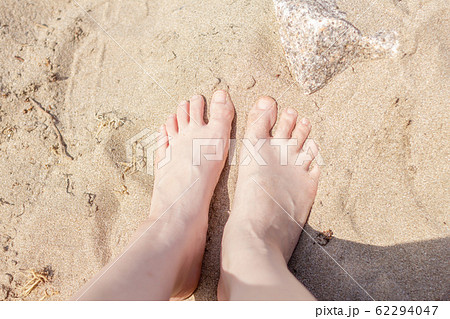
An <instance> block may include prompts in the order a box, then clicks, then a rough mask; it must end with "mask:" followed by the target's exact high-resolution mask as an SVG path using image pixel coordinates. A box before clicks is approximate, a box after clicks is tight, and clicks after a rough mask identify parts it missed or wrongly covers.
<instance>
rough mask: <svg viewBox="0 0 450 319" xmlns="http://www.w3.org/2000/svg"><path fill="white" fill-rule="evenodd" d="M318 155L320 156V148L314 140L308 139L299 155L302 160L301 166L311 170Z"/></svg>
mask: <svg viewBox="0 0 450 319" xmlns="http://www.w3.org/2000/svg"><path fill="white" fill-rule="evenodd" d="M317 154H319V147H318V146H317V144H316V143H315V142H314V141H313V140H312V139H307V140H306V141H305V143H304V144H303V148H302V150H301V152H300V154H299V159H301V162H300V165H301V166H303V167H304V168H305V169H306V170H309V167H310V165H311V162H312V161H313V160H314V158H316V156H317Z"/></svg>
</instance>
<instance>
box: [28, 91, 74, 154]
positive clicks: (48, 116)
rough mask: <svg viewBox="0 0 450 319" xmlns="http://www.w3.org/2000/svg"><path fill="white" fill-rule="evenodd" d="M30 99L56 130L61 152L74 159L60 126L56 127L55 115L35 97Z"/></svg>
mask: <svg viewBox="0 0 450 319" xmlns="http://www.w3.org/2000/svg"><path fill="white" fill-rule="evenodd" d="M28 100H30V101H33V103H34V104H35V106H36V109H37V110H39V112H41V114H42V115H44V117H45V118H46V119H47V120H48V121H49V122H50V126H51V127H52V128H53V131H54V132H55V134H56V136H57V137H58V143H59V151H60V153H61V156H63V157H65V158H68V159H70V160H72V159H73V158H72V156H70V155H69V154H68V153H67V145H66V143H64V140H63V137H62V135H61V132H60V131H59V129H58V127H56V124H55V118H54V117H53V115H51V114H50V113H49V112H47V111H46V110H45V109H44V108H43V107H42V105H41V104H40V103H39V102H38V101H36V100H35V99H33V98H29V99H28Z"/></svg>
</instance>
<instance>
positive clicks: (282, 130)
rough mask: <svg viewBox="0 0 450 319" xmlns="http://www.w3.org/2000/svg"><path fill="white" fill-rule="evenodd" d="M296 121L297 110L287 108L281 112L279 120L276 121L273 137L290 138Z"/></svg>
mask: <svg viewBox="0 0 450 319" xmlns="http://www.w3.org/2000/svg"><path fill="white" fill-rule="evenodd" d="M295 121H297V111H295V110H294V109H291V108H288V109H287V110H284V111H283V113H282V114H281V117H280V121H279V122H278V126H277V130H276V131H275V134H274V135H273V137H276V138H291V134H292V130H293V129H294V126H295Z"/></svg>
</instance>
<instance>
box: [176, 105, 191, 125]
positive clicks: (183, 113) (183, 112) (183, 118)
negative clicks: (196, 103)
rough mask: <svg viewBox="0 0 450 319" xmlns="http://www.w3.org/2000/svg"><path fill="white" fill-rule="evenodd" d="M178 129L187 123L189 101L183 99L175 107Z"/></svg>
mask: <svg viewBox="0 0 450 319" xmlns="http://www.w3.org/2000/svg"><path fill="white" fill-rule="evenodd" d="M177 121H178V129H183V128H185V127H186V126H187V125H188V124H189V102H188V101H183V102H181V103H180V104H179V105H178V108H177Z"/></svg>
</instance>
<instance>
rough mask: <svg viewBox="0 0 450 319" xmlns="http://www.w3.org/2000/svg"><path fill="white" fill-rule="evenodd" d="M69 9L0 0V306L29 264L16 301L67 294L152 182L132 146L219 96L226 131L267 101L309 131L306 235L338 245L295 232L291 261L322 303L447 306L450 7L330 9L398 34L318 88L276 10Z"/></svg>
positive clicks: (214, 274) (395, 4)
mask: <svg viewBox="0 0 450 319" xmlns="http://www.w3.org/2000/svg"><path fill="white" fill-rule="evenodd" d="M77 1H78V3H79V5H81V7H83V8H84V10H86V11H84V10H83V9H81V8H80V7H79V6H78V5H77V3H76V2H75V1H66V0H64V1H63V0H59V1H52V2H51V4H49V3H48V2H47V1H44V0H37V1H20V2H19V1H14V0H3V1H2V2H1V3H0V90H1V92H0V93H1V95H0V176H1V183H0V259H1V263H0V299H5V300H16V299H23V296H22V289H23V287H24V285H25V284H26V283H27V276H26V273H24V271H25V270H28V269H35V270H36V271H42V270H43V269H44V268H45V269H46V273H45V275H46V278H49V280H48V281H46V282H39V283H38V285H37V287H36V288H35V289H34V290H33V291H32V292H31V294H30V295H28V296H27V297H25V299H31V300H36V299H42V298H43V299H50V300H62V299H67V298H69V297H70V296H71V295H72V294H74V292H75V291H77V290H78V289H79V288H80V287H81V286H82V285H83V284H84V283H85V282H86V280H88V279H89V278H90V277H91V276H93V274H94V273H95V272H97V271H98V270H99V269H100V268H101V267H102V265H104V264H105V263H106V262H107V261H108V260H110V259H111V258H112V257H113V256H116V255H117V254H119V253H120V251H121V249H122V248H123V247H124V245H125V244H126V243H127V241H128V239H129V238H130V236H131V234H132V233H133V231H134V230H135V229H136V228H137V226H138V225H139V223H140V222H141V221H142V220H143V219H144V218H145V216H146V214H147V212H148V211H149V205H150V199H151V192H152V187H153V178H152V176H150V175H147V174H145V173H143V172H137V173H134V174H125V176H124V177H122V175H123V174H122V173H123V169H124V168H123V166H122V165H121V164H120V162H125V161H126V160H127V159H126V156H125V141H126V140H127V139H129V138H130V137H132V136H133V135H134V134H136V133H138V132H139V131H141V130H142V129H144V128H148V129H150V130H151V131H153V130H156V129H157V128H158V127H159V125H160V124H162V123H163V122H164V120H165V118H166V117H167V116H168V115H169V114H171V113H173V112H174V110H175V106H176V102H177V101H178V100H181V99H187V98H189V96H191V95H192V94H194V93H199V94H203V95H204V96H205V97H207V98H208V99H209V98H210V97H211V95H212V92H213V91H214V90H215V89H218V88H222V89H228V90H229V91H230V94H231V95H232V97H233V99H234V102H235V106H236V113H237V114H236V121H235V127H234V129H233V136H234V137H236V138H241V137H242V136H243V133H244V127H245V122H246V114H247V111H248V109H249V107H250V106H251V104H252V103H253V101H254V100H255V99H256V98H257V97H258V96H260V95H270V96H273V97H274V98H276V99H277V100H278V102H279V105H280V108H284V107H287V106H290V107H294V108H295V109H297V111H298V112H299V113H300V114H303V115H305V116H308V117H309V118H310V119H311V121H312V123H313V126H314V128H313V131H312V138H313V139H314V140H315V141H316V142H317V143H318V144H319V145H320V147H321V148H320V154H321V156H322V158H323V161H324V163H323V166H322V177H321V181H320V186H319V192H318V195H317V198H316V202H315V204H314V206H313V208H312V211H311V215H310V218H309V221H308V225H307V227H306V228H305V231H306V232H308V233H309V234H310V235H311V236H312V237H313V238H315V237H316V236H317V234H318V233H319V232H320V231H324V230H328V229H331V230H332V231H333V233H334V238H333V239H332V240H331V241H329V242H328V244H327V245H326V246H321V245H318V244H316V243H314V241H313V240H311V238H310V237H309V236H308V235H307V234H306V233H304V234H303V235H302V236H301V239H300V242H299V245H298V247H297V249H296V250H295V252H294V254H293V257H292V259H291V261H290V263H289V266H290V269H291V270H292V272H293V273H294V274H295V275H296V276H297V277H298V278H299V279H300V280H301V281H302V282H303V283H304V284H305V285H306V286H307V287H308V288H309V289H311V291H312V292H313V293H314V294H315V295H316V296H317V297H318V298H319V299H324V300H361V299H362V300H366V299H371V298H374V299H377V300H398V299H404V300H418V299H427V300H442V299H449V297H450V288H449V283H448V278H449V277H450V273H449V271H450V267H449V260H450V258H449V257H450V256H449V242H450V240H449V227H448V224H449V214H448V207H449V206H450V198H449V193H448V189H449V186H450V185H449V173H450V172H449V171H450V169H449V165H448V158H449V151H450V146H449V141H448V136H449V133H450V132H449V123H450V121H449V113H448V107H449V104H448V101H449V98H450V88H449V83H450V81H449V73H450V65H449V64H450V59H449V52H450V41H449V37H448V34H450V26H449V19H448V16H449V4H448V1H446V0H435V1H427V0H407V1H406V0H403V1H400V0H375V1H369V0H367V1H360V0H341V1H338V3H339V7H340V8H341V10H343V11H346V12H347V13H348V17H347V19H348V20H349V21H351V22H353V23H354V24H355V25H356V26H357V27H358V28H359V29H360V30H361V31H362V32H363V33H364V34H373V33H375V32H376V31H378V30H382V29H384V30H395V31H397V32H398V34H399V42H400V47H399V50H400V54H399V55H398V56H397V57H395V58H391V59H380V60H375V61H367V62H363V63H358V64H354V65H353V66H352V67H350V68H348V69H347V70H345V71H344V72H343V73H341V74H339V75H337V76H336V77H335V78H334V79H333V80H332V81H331V82H330V83H329V84H328V85H327V86H325V87H324V88H323V89H321V90H319V91H318V92H316V93H314V94H312V95H304V94H303V92H302V89H301V87H300V86H299V85H298V84H297V83H295V80H294V78H293V77H292V76H291V74H290V72H289V70H288V68H287V62H286V59H285V57H284V53H283V50H282V47H281V43H280V38H279V34H278V25H277V20H276V18H275V13H274V9H273V5H272V2H271V1H270V0H259V1H254V0H227V1H223V0H211V1H208V2H204V1H196V0H189V1H168V0H162V1H144V0H143V1H133V2H131V3H125V2H124V3H122V4H121V3H120V1H97V0H95V1H87V0H83V1H82V0H77ZM94 20H95V21H94ZM97 23H98V24H97ZM27 98H34V99H35V100H36V101H38V102H39V103H41V105H42V106H43V107H44V108H45V109H46V110H48V111H49V112H50V113H51V114H52V115H53V117H54V119H55V124H56V126H57V128H58V129H59V130H60V132H61V136H62V138H63V140H64V142H65V144H66V145H67V152H68V154H69V155H70V156H71V157H72V158H73V160H71V159H69V158H67V157H64V156H61V154H60V153H61V149H60V146H59V144H58V138H57V136H56V135H55V133H54V130H53V128H52V125H51V123H50V120H49V119H48V118H46V117H45V116H44V114H43V113H42V112H38V110H37V108H36V107H34V108H31V106H32V105H33V104H32V102H26V99H27ZM105 118H106V119H107V122H109V121H113V125H111V126H109V125H107V124H105V120H104V119H105ZM99 127H101V129H99ZM236 178H237V167H236V166H227V167H226V169H225V170H224V172H223V174H222V178H221V180H220V182H219V185H218V186H217V189H216V192H215V195H214V198H213V201H212V203H211V209H210V226H209V231H208V239H207V247H206V253H205V258H204V263H203V271H202V277H201V280H200V285H199V288H198V290H197V292H196V293H195V296H194V298H195V299H196V300H215V299H216V285H217V280H218V276H219V254H220V240H221V234H222V230H223V226H224V224H225V222H226V220H227V217H228V214H229V211H230V206H231V203H232V200H233V196H234V189H235V183H236ZM330 256H331V257H332V258H331V257H330ZM333 259H334V260H333ZM338 264H339V265H338ZM341 267H342V268H341Z"/></svg>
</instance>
